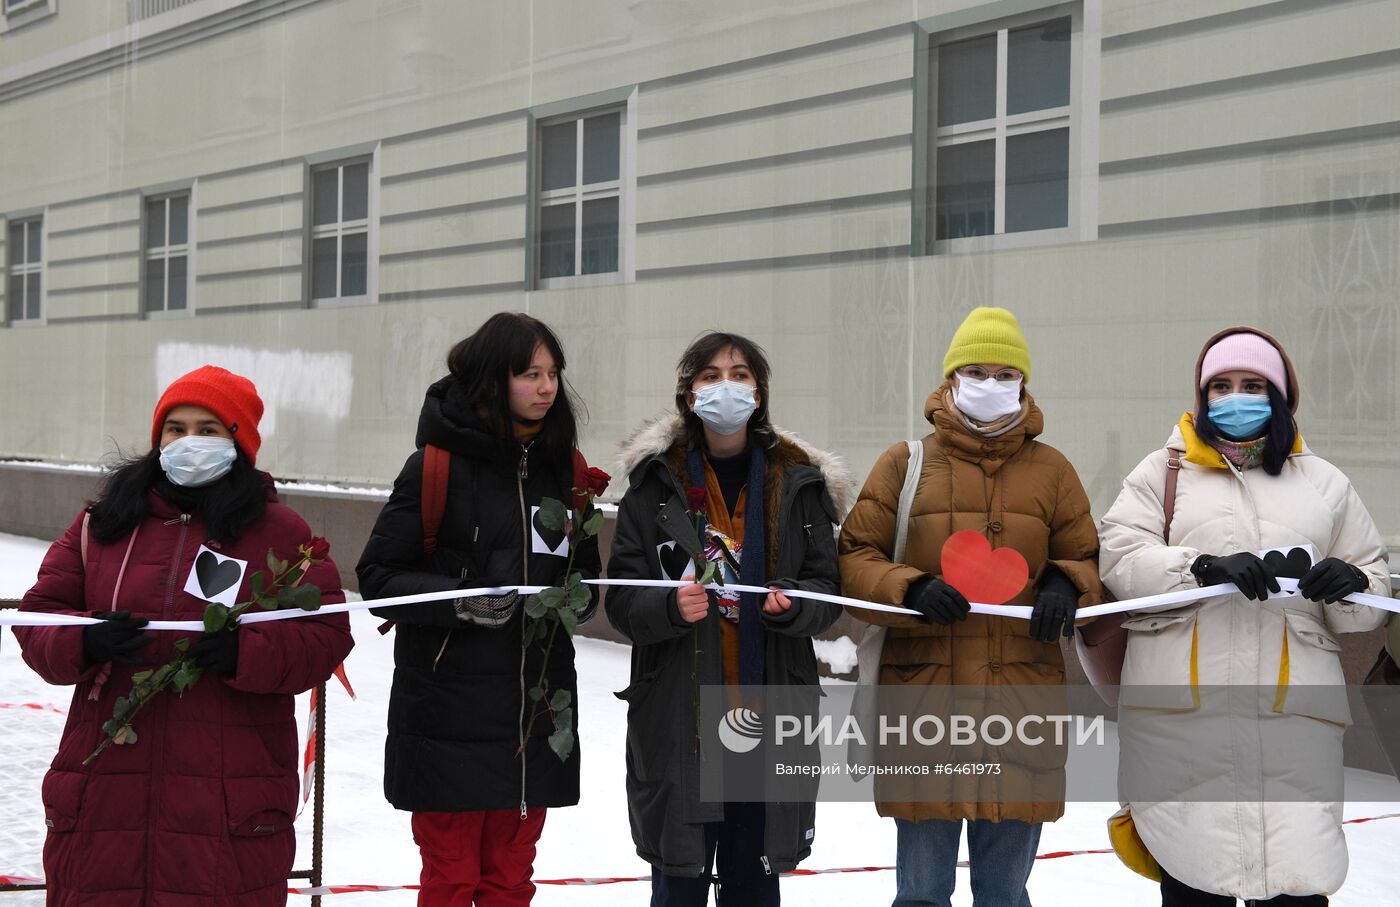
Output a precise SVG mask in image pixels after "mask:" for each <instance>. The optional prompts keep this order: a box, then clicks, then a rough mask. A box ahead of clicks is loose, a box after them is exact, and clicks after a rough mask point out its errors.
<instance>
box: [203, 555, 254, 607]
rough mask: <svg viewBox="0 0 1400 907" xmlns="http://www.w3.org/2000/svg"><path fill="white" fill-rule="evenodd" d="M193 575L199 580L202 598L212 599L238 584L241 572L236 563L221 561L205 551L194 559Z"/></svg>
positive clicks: (216, 556)
mask: <svg viewBox="0 0 1400 907" xmlns="http://www.w3.org/2000/svg"><path fill="white" fill-rule="evenodd" d="M194 573H195V576H196V577H198V578H199V588H200V589H203V590H204V597H205V598H210V599H212V598H213V597H214V596H216V595H218V594H219V593H220V592H223V591H224V590H225V589H227V588H228V587H229V586H232V585H233V584H234V583H236V582H238V578H239V577H240V576H242V575H243V570H242V569H241V568H240V567H239V566H238V564H237V563H236V562H234V561H221V560H219V556H218V555H216V554H214V553H213V552H212V551H205V552H203V553H201V554H200V555H199V557H197V558H195V561H194Z"/></svg>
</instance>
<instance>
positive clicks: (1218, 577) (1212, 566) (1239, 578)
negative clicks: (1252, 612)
mask: <svg viewBox="0 0 1400 907" xmlns="http://www.w3.org/2000/svg"><path fill="white" fill-rule="evenodd" d="M1191 572H1192V573H1194V574H1195V575H1196V582H1198V583H1200V584H1201V585H1202V586H1213V585H1215V584H1216V583H1234V584H1235V585H1236V586H1237V587H1238V588H1239V590H1240V591H1241V592H1243V593H1244V597H1245V598H1252V599H1254V600H1255V601H1261V602H1262V601H1264V600H1265V599H1266V598H1268V597H1269V593H1270V592H1277V591H1278V580H1276V579H1274V574H1273V571H1272V570H1270V569H1269V566H1268V565H1267V564H1265V563H1264V562H1263V561H1262V560H1260V559H1259V555H1257V554H1254V553H1253V552H1251V551H1241V552H1239V553H1238V554H1228V555H1225V556H1224V557H1216V556H1215V555H1212V554H1203V555H1201V556H1200V557H1198V558H1196V562H1195V563H1194V564H1192V565H1191Z"/></svg>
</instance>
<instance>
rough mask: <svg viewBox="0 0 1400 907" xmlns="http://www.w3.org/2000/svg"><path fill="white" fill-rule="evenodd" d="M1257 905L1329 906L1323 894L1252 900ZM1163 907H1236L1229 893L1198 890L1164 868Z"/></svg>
mask: <svg viewBox="0 0 1400 907" xmlns="http://www.w3.org/2000/svg"><path fill="white" fill-rule="evenodd" d="M1249 903H1250V904H1251V905H1257V907H1327V896H1326V895H1321V894H1307V895H1297V894H1281V895H1279V896H1278V897H1276V898H1269V899H1268V900H1267V901H1250V902H1249ZM1162 907H1235V899H1234V898H1232V897H1230V896H1229V895H1228V894H1211V893H1210V892H1207V891H1197V890H1196V889H1194V888H1191V887H1189V886H1187V885H1185V884H1184V883H1182V882H1178V881H1177V880H1176V879H1174V878H1172V877H1171V876H1169V875H1167V871H1166V870H1165V869H1163V870H1162Z"/></svg>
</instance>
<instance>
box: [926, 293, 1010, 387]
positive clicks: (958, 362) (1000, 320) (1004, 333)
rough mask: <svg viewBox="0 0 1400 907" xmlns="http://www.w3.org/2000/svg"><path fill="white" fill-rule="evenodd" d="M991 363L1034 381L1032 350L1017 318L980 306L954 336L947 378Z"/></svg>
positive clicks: (945, 368) (945, 371)
mask: <svg viewBox="0 0 1400 907" xmlns="http://www.w3.org/2000/svg"><path fill="white" fill-rule="evenodd" d="M983 362H988V363H993V364H996V365H1009V366H1011V367H1012V368H1017V369H1020V370H1021V374H1023V375H1025V376H1026V382H1027V383H1030V380H1031V351H1030V348H1029V347H1027V346H1026V335H1025V334H1022V333H1021V326H1020V325H1018V324H1017V323H1016V316H1015V315H1012V314H1011V313H1010V312H1008V311H1007V310H1006V309H998V308H990V307H987V306H979V307H978V308H975V309H973V310H972V312H971V314H969V315H968V316H967V318H965V319H963V323H962V324H961V325H959V326H958V329H957V331H956V332H954V334H953V342H952V343H950V344H949V345H948V355H946V356H944V357H943V377H945V378H946V377H948V376H949V375H951V374H953V372H955V371H957V370H958V369H960V368H962V367H963V366H964V365H977V364H979V363H983Z"/></svg>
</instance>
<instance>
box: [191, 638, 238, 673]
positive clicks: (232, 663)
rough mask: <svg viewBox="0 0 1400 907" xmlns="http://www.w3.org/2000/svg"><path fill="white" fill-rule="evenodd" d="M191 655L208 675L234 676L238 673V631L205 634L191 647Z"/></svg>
mask: <svg viewBox="0 0 1400 907" xmlns="http://www.w3.org/2000/svg"><path fill="white" fill-rule="evenodd" d="M189 655H190V657H191V658H193V659H194V663H195V664H197V665H199V669H200V670H201V671H203V672H204V673H206V674H227V675H229V676H232V675H233V674H235V673H236V672H237V671H238V631H237V630H220V631H219V632H217V633H205V634H204V635H203V636H201V637H199V640H198V641H197V642H196V643H195V644H194V645H192V646H190V651H189Z"/></svg>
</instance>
